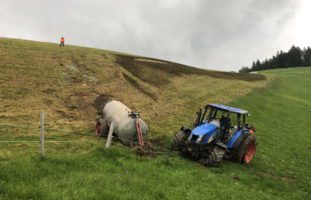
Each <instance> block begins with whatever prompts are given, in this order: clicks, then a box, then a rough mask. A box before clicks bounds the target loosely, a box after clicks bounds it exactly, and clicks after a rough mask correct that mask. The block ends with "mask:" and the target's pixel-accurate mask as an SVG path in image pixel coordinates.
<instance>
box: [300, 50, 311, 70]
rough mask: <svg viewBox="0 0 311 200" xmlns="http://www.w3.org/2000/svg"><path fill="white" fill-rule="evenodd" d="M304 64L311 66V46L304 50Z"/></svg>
mask: <svg viewBox="0 0 311 200" xmlns="http://www.w3.org/2000/svg"><path fill="white" fill-rule="evenodd" d="M302 58H303V66H311V48H310V47H308V48H304V50H303V55H302Z"/></svg>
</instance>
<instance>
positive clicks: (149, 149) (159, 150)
mask: <svg viewBox="0 0 311 200" xmlns="http://www.w3.org/2000/svg"><path fill="white" fill-rule="evenodd" d="M44 125H45V124H43V126H44ZM0 126H7V127H12V129H25V130H29V129H32V130H33V129H35V130H36V129H37V130H36V131H35V132H38V133H39V132H40V129H41V125H34V124H31V125H30V123H29V122H28V125H16V126H15V125H7V124H0ZM44 131H46V132H47V133H50V132H58V133H69V132H68V131H64V130H63V129H57V128H52V127H46V128H45V129H44ZM87 133H88V136H90V135H92V133H90V132H87ZM69 135H70V134H68V135H66V136H69ZM93 135H94V137H95V129H94V133H93ZM47 136H48V135H47ZM22 137H25V136H22ZM31 137H32V138H33V136H31ZM50 137H62V136H55V135H53V136H50ZM48 138H49V136H48V137H47V138H46V139H44V143H47V144H49V143H55V144H61V143H64V144H68V143H79V144H86V143H89V144H92V143H95V141H96V140H70V139H69V140H64V139H48ZM98 138H105V139H107V138H108V135H101V136H100V137H98ZM120 140H123V141H127V142H129V143H130V144H131V145H130V146H124V145H122V146H123V147H124V148H130V149H132V150H133V149H134V150H135V149H136V150H137V149H139V154H144V153H146V154H152V155H162V154H176V152H174V151H172V150H171V149H170V148H167V147H165V146H164V145H163V146H162V145H155V144H153V140H144V141H145V143H146V145H144V146H139V143H138V141H137V140H131V139H128V138H120V137H117V136H114V135H113V136H112V141H111V142H112V143H113V144H120ZM98 141H99V140H98ZM99 142H101V141H99ZM102 142H103V147H104V142H105V141H104V140H102ZM5 143H7V144H14V143H23V144H31V145H33V144H38V145H41V143H42V142H41V138H40V137H39V135H38V137H36V138H35V139H30V140H14V139H13V140H0V144H5ZM120 146H121V145H120ZM41 151H42V150H41ZM53 151H55V149H54V150H53ZM41 153H42V152H41ZM84 153H87V152H84ZM84 153H83V154H84ZM43 155H44V154H43ZM70 155H72V154H70Z"/></svg>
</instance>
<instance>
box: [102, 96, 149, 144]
mask: <svg viewBox="0 0 311 200" xmlns="http://www.w3.org/2000/svg"><path fill="white" fill-rule="evenodd" d="M137 114H138V113H133V112H132V111H131V110H130V109H129V108H128V107H127V106H126V105H124V104H123V103H121V102H120V101H115V100H112V101H109V102H107V103H106V104H105V106H104V108H103V110H102V116H101V117H100V118H99V119H98V121H97V124H96V134H97V135H107V134H108V131H109V128H110V125H111V124H112V122H113V123H114V128H113V133H114V134H115V135H117V136H118V138H119V140H120V141H121V142H122V144H124V145H127V146H130V145H131V143H132V142H131V141H134V142H137V141H138V139H137V130H136V120H138V122H139V124H140V127H141V132H142V136H143V139H144V140H147V138H148V130H149V128H148V125H147V124H146V122H144V121H143V120H142V119H140V118H138V119H137Z"/></svg>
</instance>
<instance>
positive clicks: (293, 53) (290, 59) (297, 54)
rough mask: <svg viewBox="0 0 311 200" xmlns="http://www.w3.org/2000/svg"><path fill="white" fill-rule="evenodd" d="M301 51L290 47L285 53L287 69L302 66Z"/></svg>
mask: <svg viewBox="0 0 311 200" xmlns="http://www.w3.org/2000/svg"><path fill="white" fill-rule="evenodd" d="M302 63H303V60H302V51H301V49H300V48H299V47H295V46H292V47H291V48H290V50H289V51H288V53H287V63H286V64H287V67H298V66H302Z"/></svg>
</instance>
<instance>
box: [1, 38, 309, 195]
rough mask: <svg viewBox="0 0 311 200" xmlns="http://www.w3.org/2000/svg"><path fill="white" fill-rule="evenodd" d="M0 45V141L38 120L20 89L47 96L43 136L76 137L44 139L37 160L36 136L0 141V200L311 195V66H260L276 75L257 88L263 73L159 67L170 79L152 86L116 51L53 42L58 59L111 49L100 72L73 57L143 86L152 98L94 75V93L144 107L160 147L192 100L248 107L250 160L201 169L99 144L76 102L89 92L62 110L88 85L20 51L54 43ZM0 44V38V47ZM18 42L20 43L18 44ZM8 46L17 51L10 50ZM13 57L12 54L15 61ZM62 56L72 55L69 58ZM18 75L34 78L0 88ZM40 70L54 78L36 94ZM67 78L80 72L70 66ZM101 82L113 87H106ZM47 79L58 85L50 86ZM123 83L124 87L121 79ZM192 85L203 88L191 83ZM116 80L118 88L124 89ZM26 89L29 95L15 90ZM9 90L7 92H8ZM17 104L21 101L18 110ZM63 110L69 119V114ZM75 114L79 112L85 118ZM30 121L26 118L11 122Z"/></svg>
mask: <svg viewBox="0 0 311 200" xmlns="http://www.w3.org/2000/svg"><path fill="white" fill-rule="evenodd" d="M0 42H1V41H0ZM4 43H5V44H6V45H8V46H7V48H6V50H2V51H1V52H0V53H1V54H3V52H10V56H8V57H6V59H5V62H4V61H0V67H1V68H0V69H1V70H2V72H5V73H2V74H1V76H2V77H6V78H7V79H5V81H2V80H4V79H1V82H0V84H1V95H6V96H5V98H3V96H2V97H1V98H3V100H4V101H3V102H2V103H1V109H3V110H4V111H3V112H2V114H1V116H0V122H1V125H0V134H1V135H0V136H1V140H7V139H19V140H20V139H32V140H37V139H38V137H37V135H38V133H37V132H38V123H37V121H36V120H37V118H36V116H37V115H38V111H37V110H36V109H32V108H31V106H28V105H27V104H26V103H25V102H23V101H22V100H23V98H24V97H27V98H30V100H31V101H35V102H37V106H39V107H40V104H41V103H42V102H44V100H51V101H53V102H56V103H52V104H51V105H50V107H49V109H48V111H47V123H49V125H47V128H50V130H47V137H48V138H49V139H53V140H60V139H62V140H79V141H81V143H57V142H54V143H46V154H47V156H46V158H45V159H40V156H39V153H38V150H39V144H37V143H32V144H23V143H17V144H15V143H11V144H6V143H0V198H2V199H308V198H309V195H310V193H311V191H310V187H311V185H310V177H311V174H310V168H311V153H310V150H311V139H310V137H309V134H308V132H309V130H310V128H311V127H310V123H309V121H310V112H311V110H310V108H311V105H310V104H311V92H310V90H309V87H310V77H311V68H292V69H282V70H273V71H266V72H263V73H264V75H265V76H266V77H268V79H269V80H270V79H271V77H274V78H273V81H270V82H268V85H267V86H266V87H262V86H264V85H265V84H266V83H267V81H255V82H253V81H246V80H240V79H228V78H224V77H223V79H222V78H219V77H218V78H215V77H213V76H212V75H211V76H209V75H202V76H200V75H197V74H195V73H194V74H192V75H186V74H181V75H174V74H172V73H170V72H166V71H165V70H160V71H161V72H159V73H163V74H162V75H163V76H165V77H164V78H167V80H168V83H167V85H165V86H160V87H156V86H154V82H152V84H149V83H148V82H144V81H143V79H144V78H145V77H146V76H147V75H146V74H143V75H140V74H139V73H138V72H136V71H135V72H134V71H133V73H130V71H127V70H126V68H127V67H122V66H120V65H119V64H116V62H115V59H114V58H115V57H114V55H115V54H114V53H111V52H106V51H102V50H93V49H84V48H80V47H68V48H67V49H62V50H60V51H63V52H64V54H65V55H64V57H63V59H64V60H66V59H69V57H76V56H77V52H83V54H87V55H86V57H90V58H94V57H97V56H99V55H101V54H102V53H103V52H104V53H105V54H107V55H106V57H105V59H106V58H108V57H109V59H108V60H105V59H104V60H100V61H101V62H104V61H105V62H106V64H107V65H113V66H114V67H112V68H111V71H109V69H110V68H109V67H103V69H105V70H106V71H101V67H99V66H98V67H96V64H94V63H93V64H92V62H93V61H94V60H93V59H84V60H79V62H84V64H85V65H86V66H87V67H90V66H91V68H92V69H94V70H95V71H97V70H98V73H102V74H104V76H107V77H109V76H110V75H109V74H115V73H119V72H120V74H121V76H122V73H125V74H126V75H128V76H130V77H131V78H132V79H134V80H135V81H136V83H137V84H139V85H140V86H139V87H141V88H145V89H150V90H148V91H152V92H153V94H155V95H156V96H157V100H154V99H152V98H150V97H149V96H148V95H147V94H144V93H143V92H142V91H141V90H140V89H137V88H135V87H133V86H132V85H131V83H128V82H126V79H123V78H122V80H111V79H109V80H106V79H101V77H100V76H96V78H98V79H99V80H100V83H97V84H96V85H95V86H94V88H95V89H96V90H97V91H103V93H105V94H112V95H113V96H114V97H117V98H118V99H121V100H125V101H126V103H127V104H129V105H131V106H133V107H135V108H136V109H138V110H140V111H143V114H144V116H145V118H146V121H148V123H149V125H150V127H151V132H150V134H151V136H152V137H159V138H163V140H164V145H165V147H168V146H169V140H170V138H171V137H172V135H173V134H174V132H175V131H176V130H177V129H178V127H179V126H180V125H181V124H183V123H187V122H188V123H189V122H190V120H191V119H192V117H193V114H192V113H194V111H195V110H196V108H197V107H199V106H203V105H204V103H206V102H212V101H213V102H224V103H228V104H229V105H232V106H238V107H241V108H245V109H247V110H249V111H250V112H251V114H252V115H251V117H250V121H251V122H252V123H254V124H256V126H257V131H258V133H257V138H258V142H259V146H258V152H257V154H256V156H255V158H254V160H253V161H252V163H251V164H250V165H240V164H237V163H232V162H227V161H225V162H224V164H223V165H222V167H220V168H206V167H204V166H202V165H200V164H197V163H195V162H193V161H191V160H188V159H186V158H183V157H180V156H178V155H176V154H172V153H168V154H164V155H160V156H158V157H156V158H150V157H140V156H137V155H136V154H135V152H134V150H133V149H129V148H125V147H123V146H121V145H117V144H113V146H112V148H110V149H104V142H105V141H104V140H102V139H98V138H95V137H94V136H93V135H92V133H91V131H92V129H93V126H92V123H93V119H92V117H91V114H92V112H95V108H93V109H90V111H89V113H88V112H87V111H88V109H89V107H87V106H86V107H83V105H86V104H88V103H92V102H93V101H94V99H95V98H96V95H95V94H94V95H93V96H92V95H90V96H86V97H85V99H84V100H83V101H82V102H84V104H82V106H81V109H84V110H83V111H84V112H81V113H79V112H77V111H71V110H69V109H67V108H66V102H65V100H66V98H67V95H68V94H71V93H74V92H81V91H82V92H87V91H88V90H85V89H83V88H84V86H81V84H82V83H84V82H83V80H81V81H82V82H74V81H73V82H72V81H70V82H68V79H66V78H65V79H59V76H58V75H59V74H62V73H61V72H62V70H65V69H63V68H62V67H61V66H59V64H58V65H56V64H57V62H55V63H54V61H55V60H54V59H53V58H52V57H49V56H47V59H46V60H45V61H42V63H41V61H36V62H33V61H31V60H28V61H27V58H24V57H23V58H19V57H18V56H20V55H23V53H22V52H23V51H25V53H24V54H26V53H27V52H28V53H29V51H30V50H29V48H39V49H40V50H38V52H39V53H40V56H43V52H42V51H47V50H48V51H51V52H53V53H51V56H53V55H54V54H57V53H58V52H57V51H59V50H55V47H53V45H52V44H45V43H43V44H39V43H32V42H24V41H14V40H13V41H11V40H7V39H5V42H4ZM7 43H10V44H7ZM34 44H36V45H37V46H36V45H34ZM19 45H20V46H19ZM3 46H5V45H2V48H3ZM21 46H22V47H21ZM25 46H26V47H25ZM13 47H14V48H13ZM21 48H24V50H23V51H21V50H20V49H21ZM12 49H14V51H15V52H19V53H20V54H19V53H18V54H14V52H12V51H13V50H12ZM91 52H92V53H91ZM79 55H80V54H79ZM40 56H38V58H40ZM15 57H17V58H16V59H15ZM100 59H101V58H100ZM33 60H34V59H33ZM46 62H47V63H49V64H53V63H54V64H55V66H54V68H53V69H54V70H51V69H50V68H44V63H46ZM66 62H68V63H69V60H67V61H66ZM70 62H71V61H70ZM94 62H95V61H94ZM16 63H20V64H18V65H17V64H16ZM25 63H26V64H27V63H28V64H31V63H33V64H34V65H38V68H36V69H37V70H38V71H37V72H32V71H31V72H27V71H25V70H24V69H23V66H24V65H25ZM11 64H12V65H13V64H14V67H13V68H12V70H11V71H10V72H11V73H8V72H7V70H9V65H11ZM69 64H70V63H69ZM82 64H83V63H82ZM153 67H154V66H148V67H146V66H145V67H144V66H142V68H143V70H146V73H151V72H152V70H153ZM175 67H176V66H175ZM41 68H43V69H44V70H48V71H49V73H46V74H44V71H41ZM78 68H79V69H80V71H82V70H84V67H82V66H78ZM13 69H14V70H13ZM21 72H22V73H21ZM59 72H60V73H59ZM16 73H21V74H23V73H25V74H27V76H26V77H28V78H31V80H32V82H31V83H28V82H23V84H21V85H19V84H20V83H16V84H17V85H16V86H14V87H12V88H5V87H4V86H6V84H8V82H7V81H11V80H12V79H13V77H14V76H17V74H16ZM42 73H43V74H44V76H51V77H55V78H53V79H52V81H51V82H52V83H47V85H43V86H40V85H38V87H37V88H38V90H39V91H40V92H39V93H36V92H35V91H33V90H32V89H30V88H31V86H32V85H31V84H36V83H37V82H40V81H42V79H40V78H39V77H37V75H36V74H42ZM219 73H220V72H219ZM135 74H136V75H135ZM52 75H53V76H52ZM74 76H76V78H79V76H78V75H77V74H76V75H74ZM140 76H143V77H140ZM224 76H227V75H224ZM22 77H23V76H22ZM269 77H270V78H269ZM110 78H112V77H110ZM101 81H102V82H101ZM105 81H106V82H108V83H109V84H110V86H108V84H107V85H106V83H104V82H105ZM153 81H154V80H153ZM42 82H43V81H42ZM54 82H55V83H56V84H58V85H57V87H56V86H55V87H54V85H53V84H55V83H54ZM121 83H122V84H123V86H122V85H120V84H121ZM66 85H70V86H71V89H70V90H69V89H67V88H66V87H65V86H66ZM155 85H156V84H155ZM198 85H201V86H204V87H203V88H198ZM117 86H119V87H121V90H122V91H124V92H123V94H119V93H117V92H114V91H113V90H111V89H109V87H112V88H115V87H117ZM87 87H89V86H87ZM106 87H107V88H106ZM122 87H124V88H123V89H122ZM27 88H28V91H29V92H30V93H31V94H28V92H26V93H24V92H22V91H23V89H27ZM60 88H61V89H60ZM242 88H243V89H244V90H243V91H242ZM46 89H52V90H56V92H54V93H53V95H50V96H43V94H45V93H44V92H41V91H43V90H46ZM88 89H90V88H88ZM7 91H8V92H10V93H9V94H8V93H7ZM19 91H20V92H19ZM241 91H242V92H241ZM132 92H135V93H136V94H137V95H139V98H138V97H133V99H131V100H128V97H129V96H130V95H131V94H132ZM245 94H246V95H245ZM243 95H245V96H243ZM54 96H57V98H55V97H54ZM88 98H89V99H88ZM126 99H127V100H126ZM139 100H140V101H139ZM72 101H74V100H72ZM75 101H76V102H79V101H78V100H75ZM27 102H29V101H27ZM18 105H22V106H25V107H26V108H25V109H20V110H19V109H18V108H19V107H18ZM42 108H44V106H43V107H42ZM40 109H41V107H40ZM55 110H62V111H63V113H62V115H61V116H60V115H57V114H55ZM76 112H77V113H76ZM155 113H156V114H157V115H155ZM68 115H69V117H70V116H73V117H74V119H73V122H71V123H70V122H68V121H67V117H68ZM79 117H81V118H83V120H85V121H86V123H84V121H83V120H81V119H80V118H79ZM51 119H53V120H51ZM27 120H28V121H29V123H28V124H27V123H26V124H23V123H18V122H25V121H27ZM75 120H76V121H77V122H76V121H75ZM75 123H76V124H75ZM77 124H78V125H77ZM56 125H57V126H56ZM25 127H26V128H25ZM27 127H28V128H27ZM55 127H56V128H57V127H63V129H59V130H57V131H53V129H52V128H55ZM82 142H83V143H82Z"/></svg>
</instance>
